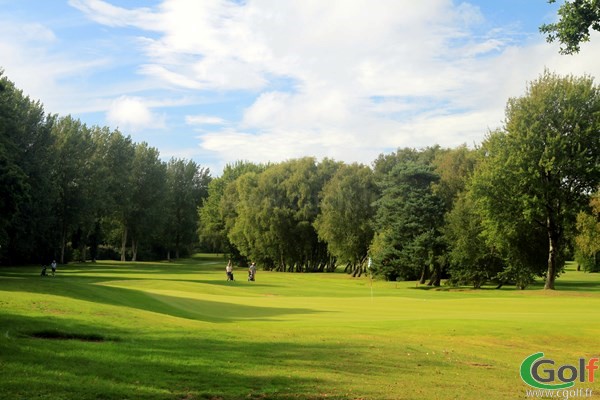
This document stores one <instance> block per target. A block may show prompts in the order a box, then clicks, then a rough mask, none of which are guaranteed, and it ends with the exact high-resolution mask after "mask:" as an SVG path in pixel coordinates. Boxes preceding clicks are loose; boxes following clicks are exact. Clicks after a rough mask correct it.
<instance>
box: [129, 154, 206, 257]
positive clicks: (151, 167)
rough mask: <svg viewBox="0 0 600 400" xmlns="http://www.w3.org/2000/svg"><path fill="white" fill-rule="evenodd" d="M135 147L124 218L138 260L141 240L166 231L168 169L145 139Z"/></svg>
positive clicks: (133, 255) (132, 251)
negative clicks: (128, 196)
mask: <svg viewBox="0 0 600 400" xmlns="http://www.w3.org/2000/svg"><path fill="white" fill-rule="evenodd" d="M134 148H135V150H134V158H133V162H132V164H131V170H130V174H131V175H130V182H131V183H130V188H129V190H130V192H131V200H130V201H131V203H130V204H129V206H128V207H127V208H126V214H125V218H124V222H125V231H126V232H129V236H130V238H131V260H132V261H137V255H138V248H139V244H140V242H143V241H145V242H146V243H148V242H151V241H152V239H153V238H155V237H156V236H158V235H160V234H161V233H162V232H163V226H164V223H165V204H166V197H165V193H166V186H167V185H166V184H167V178H166V174H167V172H166V166H165V164H164V163H163V162H161V161H160V157H159V153H158V150H156V149H155V148H154V147H149V146H148V144H147V143H145V142H142V143H139V144H136V145H134ZM192 215H193V217H195V215H194V214H192ZM193 220H194V219H193Z"/></svg>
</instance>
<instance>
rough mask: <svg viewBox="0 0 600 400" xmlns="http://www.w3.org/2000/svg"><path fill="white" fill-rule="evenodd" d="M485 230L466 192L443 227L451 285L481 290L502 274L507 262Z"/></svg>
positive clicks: (458, 200)
mask: <svg viewBox="0 0 600 400" xmlns="http://www.w3.org/2000/svg"><path fill="white" fill-rule="evenodd" d="M483 231H484V228H483V224H482V221H481V217H480V215H479V213H478V212H477V207H476V204H475V202H474V201H473V199H472V197H471V196H470V195H469V193H463V194H462V195H461V196H459V198H458V199H457V200H456V202H455V205H454V208H453V209H452V210H451V211H450V212H449V213H448V215H447V216H446V224H445V226H444V228H443V232H444V239H445V240H446V241H447V242H448V243H449V248H450V250H449V253H450V261H451V263H450V268H449V272H450V279H449V283H450V284H452V285H465V284H471V285H472V286H473V287H474V288H475V289H478V288H480V287H481V286H482V285H484V284H485V283H487V282H489V281H491V280H493V279H497V278H498V274H499V273H501V272H502V271H503V269H504V267H505V265H504V262H503V260H502V258H501V256H500V254H499V252H498V251H497V249H495V248H494V247H493V246H490V245H489V244H488V241H487V240H486V238H485V235H484V233H483Z"/></svg>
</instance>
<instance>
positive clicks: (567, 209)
mask: <svg viewBox="0 0 600 400" xmlns="http://www.w3.org/2000/svg"><path fill="white" fill-rule="evenodd" d="M599 129H600V92H599V91H598V88H597V87H596V86H594V85H593V82H592V79H591V78H589V77H581V78H575V77H573V76H567V77H559V76H556V75H554V74H551V73H549V72H545V73H544V74H543V75H542V76H541V77H540V78H539V79H538V80H536V81H534V82H532V83H531V84H530V86H529V87H528V88H527V92H526V94H525V96H523V97H520V98H513V99H510V100H509V101H508V105H507V110H506V125H505V128H504V131H499V132H494V133H491V134H490V135H488V137H487V138H486V141H485V142H484V144H483V154H484V156H483V159H482V162H481V164H480V167H479V168H478V169H477V171H476V173H475V175H474V185H473V188H474V191H475V195H476V198H477V202H478V206H479V207H481V210H482V213H483V216H484V224H485V226H486V231H487V232H488V234H487V236H488V238H489V240H490V241H491V242H492V243H494V244H495V245H496V247H497V248H499V249H502V250H503V251H504V254H505V257H506V258H507V263H508V264H509V266H511V267H512V268H513V270H514V271H515V273H516V272H519V273H518V274H517V275H519V274H520V272H522V271H523V270H524V269H529V270H530V272H531V273H536V272H537V271H538V270H539V268H540V266H541V264H543V262H544V260H543V258H540V256H541V254H540V255H538V253H537V251H536V248H538V246H539V244H538V243H539V242H541V241H543V240H546V243H547V244H546V257H545V258H546V260H547V266H546V288H547V289H553V288H554V280H555V278H556V276H557V275H558V274H559V273H560V271H561V268H562V265H563V264H564V254H565V253H564V252H565V249H566V247H567V244H568V238H569V237H570V235H571V234H572V233H571V232H572V231H573V228H574V224H575V217H576V214H577V212H578V211H579V210H580V209H581V208H582V207H584V206H585V205H586V204H587V201H588V200H587V199H588V193H590V192H591V191H592V190H594V189H595V188H596V187H597V185H598V183H599V182H600V136H599V135H598V131H599Z"/></svg>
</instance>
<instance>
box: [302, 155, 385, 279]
mask: <svg viewBox="0 0 600 400" xmlns="http://www.w3.org/2000/svg"><path fill="white" fill-rule="evenodd" d="M320 197H321V201H320V205H321V207H320V213H319V215H318V216H317V218H316V220H315V223H314V226H315V228H316V230H317V233H318V235H319V238H321V239H322V240H323V241H325V242H326V243H327V248H328V250H329V252H330V253H331V255H333V256H334V257H336V259H337V261H338V262H342V263H347V264H348V265H349V266H350V267H351V269H352V272H353V275H360V274H361V273H362V272H363V264H364V260H365V259H366V257H367V252H368V248H369V244H370V243H371V240H372V239H373V229H372V227H371V223H372V221H371V219H372V218H373V215H374V208H373V205H372V204H373V202H375V200H377V197H378V190H377V187H376V185H375V182H374V179H373V171H372V170H371V169H370V168H369V167H366V166H364V165H360V164H356V163H355V164H352V165H342V166H340V167H339V169H338V170H337V172H336V173H335V174H334V175H333V177H332V178H331V179H330V180H329V181H328V182H327V183H326V184H325V186H324V187H323V190H322V191H321V195H320Z"/></svg>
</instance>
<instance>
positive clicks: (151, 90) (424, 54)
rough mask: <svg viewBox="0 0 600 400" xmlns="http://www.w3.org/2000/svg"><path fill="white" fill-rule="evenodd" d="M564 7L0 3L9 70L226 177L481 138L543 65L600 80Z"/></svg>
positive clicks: (524, 1) (76, 112)
mask: <svg viewBox="0 0 600 400" xmlns="http://www.w3.org/2000/svg"><path fill="white" fill-rule="evenodd" d="M561 3H562V2H561V1H560V0H559V1H557V3H555V4H548V3H547V1H546V0H472V1H452V0H420V1H414V0H327V1H323V0H301V1H294V0H289V1H288V0H161V1H159V0H154V1H151V0H121V1H117V0H113V1H102V0H19V1H16V0H0V68H1V69H3V70H4V75H5V76H6V77H8V79H10V80H11V81H13V82H14V83H15V84H16V86H17V87H18V88H19V89H21V90H23V92H24V93H25V94H26V95H28V96H30V97H31V98H32V99H34V100H39V101H40V102H41V103H42V104H43V105H44V109H45V111H46V112H47V113H52V114H58V115H59V116H67V115H72V116H73V117H75V118H78V119H80V120H81V121H82V122H83V123H85V124H87V125H88V126H93V125H98V126H108V127H110V128H111V129H118V130H119V131H121V132H122V133H123V134H125V135H130V136H131V138H132V139H133V141H134V142H137V143H140V142H147V143H148V144H149V145H150V146H152V147H155V148H157V149H158V150H159V152H160V154H161V157H162V158H163V159H164V160H165V161H166V160H168V159H170V158H171V157H176V158H184V159H188V160H190V159H191V160H194V161H195V162H197V163H198V164H199V165H200V166H202V167H206V168H210V171H211V173H212V175H213V176H218V175H219V174H220V173H221V172H222V170H223V167H224V166H225V165H226V164H229V163H233V162H235V161H238V160H247V161H252V162H256V163H266V162H280V161H284V160H288V159H294V158H299V157H304V156H313V157H315V158H316V159H317V160H322V159H323V158H325V157H328V158H332V159H335V160H338V161H344V162H347V163H352V162H358V163H363V164H366V165H371V163H372V162H373V161H374V160H375V159H376V158H377V157H378V156H379V155H380V154H387V153H391V152H393V151H395V150H397V149H398V148H403V147H412V148H423V147H426V146H433V145H435V144H439V145H441V146H443V147H455V146H459V145H462V144H466V145H467V146H469V147H474V146H476V145H478V144H480V143H481V142H482V141H483V140H484V138H485V135H486V134H487V133H488V132H489V131H490V130H493V129H497V128H499V127H501V126H502V124H503V120H504V109H505V105H506V102H507V100H508V99H509V98H511V97H518V96H522V95H523V94H524V93H525V90H526V88H527V85H528V83H529V82H531V81H533V80H535V79H537V78H538V77H539V76H540V75H541V74H542V73H543V72H544V69H548V70H549V71H551V72H556V73H558V74H563V75H566V74H574V75H583V74H588V75H591V76H592V77H595V78H596V79H598V77H600V56H598V55H599V54H600V37H599V35H596V34H594V35H592V40H591V41H590V42H589V43H586V44H584V45H583V46H582V48H581V51H580V53H579V54H576V55H572V56H565V55H560V54H559V52H558V48H559V46H558V44H555V43H552V44H550V43H547V42H546V41H545V38H544V37H543V35H542V34H540V33H539V31H538V27H539V26H540V25H541V24H543V23H548V22H553V21H556V19H557V14H556V10H557V9H558V7H559V5H560V4H561ZM596 82H598V81H596Z"/></svg>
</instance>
